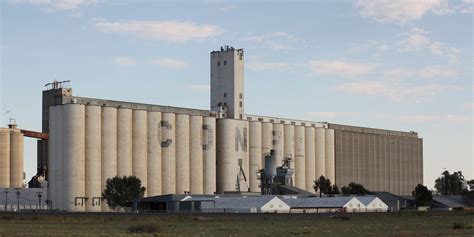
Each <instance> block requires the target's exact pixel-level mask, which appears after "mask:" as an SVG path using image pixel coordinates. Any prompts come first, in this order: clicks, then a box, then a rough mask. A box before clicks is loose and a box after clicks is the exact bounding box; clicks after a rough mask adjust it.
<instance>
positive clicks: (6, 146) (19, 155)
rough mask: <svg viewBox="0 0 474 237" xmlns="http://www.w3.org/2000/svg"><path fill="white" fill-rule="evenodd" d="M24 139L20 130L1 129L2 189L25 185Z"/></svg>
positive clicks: (0, 182) (0, 170)
mask: <svg viewBox="0 0 474 237" xmlns="http://www.w3.org/2000/svg"><path fill="white" fill-rule="evenodd" d="M23 138H24V137H23V134H22V133H21V132H20V130H18V129H10V128H0V188H10V187H11V188H20V187H22V185H23Z"/></svg>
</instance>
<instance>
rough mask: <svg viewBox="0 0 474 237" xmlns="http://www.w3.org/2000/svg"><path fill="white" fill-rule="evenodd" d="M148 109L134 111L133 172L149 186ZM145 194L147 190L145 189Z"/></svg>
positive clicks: (143, 184) (144, 185) (143, 183)
mask: <svg viewBox="0 0 474 237" xmlns="http://www.w3.org/2000/svg"><path fill="white" fill-rule="evenodd" d="M147 123H148V121H147V111H145V110H134V111H133V130H132V134H133V135H132V143H133V146H132V174H133V175H134V176H136V177H137V178H139V179H140V181H141V183H142V186H143V187H147V186H148V185H147V181H148V179H147ZM145 195H147V191H146V190H145Z"/></svg>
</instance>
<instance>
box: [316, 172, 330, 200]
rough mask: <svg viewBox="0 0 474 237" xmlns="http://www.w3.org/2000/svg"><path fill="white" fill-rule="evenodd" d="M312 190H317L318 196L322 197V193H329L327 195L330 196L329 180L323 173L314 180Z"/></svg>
mask: <svg viewBox="0 0 474 237" xmlns="http://www.w3.org/2000/svg"><path fill="white" fill-rule="evenodd" d="M313 188H314V192H316V193H317V192H318V190H319V197H322V196H323V194H329V196H332V193H331V191H332V190H331V180H329V179H326V178H325V177H324V175H321V176H320V177H319V179H317V180H315V181H314V185H313Z"/></svg>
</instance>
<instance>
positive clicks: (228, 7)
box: [219, 4, 237, 12]
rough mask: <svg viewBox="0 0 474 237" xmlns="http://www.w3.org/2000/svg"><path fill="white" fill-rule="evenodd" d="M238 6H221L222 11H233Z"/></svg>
mask: <svg viewBox="0 0 474 237" xmlns="http://www.w3.org/2000/svg"><path fill="white" fill-rule="evenodd" d="M236 8H237V5H233V4H231V5H225V6H222V7H220V8H219V10H220V11H223V12H228V11H231V10H234V9H236Z"/></svg>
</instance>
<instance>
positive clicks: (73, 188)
mask: <svg viewBox="0 0 474 237" xmlns="http://www.w3.org/2000/svg"><path fill="white" fill-rule="evenodd" d="M84 107H85V106H84V105H79V104H66V105H62V106H61V110H62V119H63V123H62V133H63V134H64V136H63V139H62V142H63V156H62V159H63V171H64V173H63V174H64V185H63V187H64V197H63V200H64V204H65V206H64V207H65V208H66V210H67V211H84V203H83V201H84V200H83V199H81V198H83V197H84V196H85V182H84V181H85V108H84Z"/></svg>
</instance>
